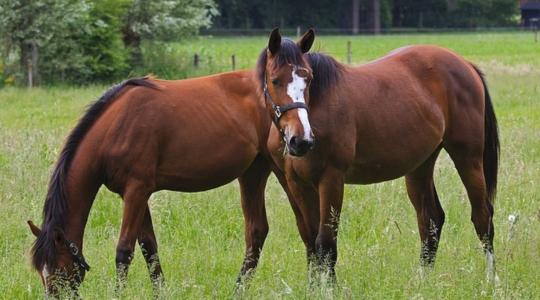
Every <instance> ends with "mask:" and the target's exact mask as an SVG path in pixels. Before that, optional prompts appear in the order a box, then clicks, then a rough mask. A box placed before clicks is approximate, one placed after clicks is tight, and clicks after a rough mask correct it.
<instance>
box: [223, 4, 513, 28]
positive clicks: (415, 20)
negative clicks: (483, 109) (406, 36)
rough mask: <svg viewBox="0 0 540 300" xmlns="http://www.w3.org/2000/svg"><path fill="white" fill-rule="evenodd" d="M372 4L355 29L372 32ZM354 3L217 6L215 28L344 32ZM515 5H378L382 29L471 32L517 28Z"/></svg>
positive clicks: (365, 7)
mask: <svg viewBox="0 0 540 300" xmlns="http://www.w3.org/2000/svg"><path fill="white" fill-rule="evenodd" d="M373 2H374V1H373V0H360V5H359V10H360V12H359V17H360V26H361V27H362V28H364V29H369V28H371V27H372V26H373ZM352 3H353V0H319V1H309V0H298V1H277V0H274V1H267V0H217V4H218V6H219V10H220V12H221V15H220V16H219V17H217V18H216V20H215V22H214V28H243V29H253V28H271V27H273V26H281V27H289V28H291V27H296V26H302V27H307V26H317V28H338V29H339V28H341V29H349V28H351V24H352V7H353V4H352ZM517 6H518V1H516V0H482V1H480V0H380V7H381V11H380V15H381V23H382V26H383V27H476V26H506V25H512V24H514V25H515V24H516V23H515V21H514V17H515V15H516V14H517Z"/></svg>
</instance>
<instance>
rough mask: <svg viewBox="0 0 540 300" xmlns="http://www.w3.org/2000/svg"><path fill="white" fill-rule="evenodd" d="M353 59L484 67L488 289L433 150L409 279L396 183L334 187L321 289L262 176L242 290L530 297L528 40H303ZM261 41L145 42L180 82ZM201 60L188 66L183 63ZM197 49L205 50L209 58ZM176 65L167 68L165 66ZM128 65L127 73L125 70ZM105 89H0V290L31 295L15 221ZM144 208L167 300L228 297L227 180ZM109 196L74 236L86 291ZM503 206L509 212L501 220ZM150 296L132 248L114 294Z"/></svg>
mask: <svg viewBox="0 0 540 300" xmlns="http://www.w3.org/2000/svg"><path fill="white" fill-rule="evenodd" d="M348 40H350V41H351V43H352V54H353V59H352V60H353V62H354V63H362V62H365V61H368V60H371V59H374V58H377V57H379V56H382V55H384V54H385V53H387V52H388V51H390V50H391V49H394V48H397V47H400V46H403V45H407V44H438V45H442V46H445V47H449V48H451V49H454V50H455V51H457V52H458V53H460V54H462V55H463V56H465V57H466V58H467V59H469V60H471V61H473V62H475V63H477V64H478V65H479V66H480V67H481V68H482V69H483V70H484V71H485V73H486V74H487V81H488V84H489V88H490V91H491V93H492V98H493V102H494V106H495V110H496V113H497V117H498V119H499V126H500V133H501V164H500V172H499V189H498V197H497V200H496V204H495V219H494V223H495V232H496V238H495V251H496V257H497V272H498V275H499V277H500V283H499V284H498V285H492V284H489V283H488V282H486V276H485V275H486V274H485V260H484V256H483V254H482V251H481V245H480V243H479V241H478V239H477V237H476V235H475V232H474V229H473V226H472V223H471V222H470V205H469V203H468V199H467V197H466V193H465V189H464V187H463V185H462V184H461V182H460V180H459V178H458V176H457V172H456V171H455V169H454V168H453V164H452V161H451V160H450V159H449V158H448V156H447V155H446V153H443V154H442V155H441V157H440V159H439V161H438V165H437V168H436V179H435V180H436V186H437V190H438V193H439V196H440V198H441V202H442V205H443V207H444V209H445V211H446V216H447V218H446V223H445V226H444V228H443V233H442V239H441V244H440V247H439V255H438V259H437V262H436V266H435V268H434V269H433V270H432V271H431V272H430V273H429V274H427V276H424V277H422V276H421V274H420V272H419V271H418V270H419V265H418V258H419V247H420V244H419V238H418V231H417V226H416V217H415V212H414V209H413V207H412V205H411V204H410V203H409V200H408V198H407V195H406V191H405V186H404V182H403V179H398V180H394V181H390V182H385V183H381V184H376V185H369V186H347V187H346V190H345V199H344V206H343V212H342V219H341V220H342V221H341V225H340V234H339V240H338V249H339V261H338V263H337V268H336V271H337V276H338V281H337V285H336V286H335V287H333V288H332V287H322V288H318V289H313V290H310V289H308V284H307V282H308V281H307V273H306V269H307V267H306V258H305V251H304V246H303V244H302V242H301V239H300V237H299V235H298V233H297V229H296V225H295V220H294V216H293V213H292V211H291V209H290V207H289V204H288V201H287V199H286V197H285V194H284V193H283V191H282V190H281V188H280V187H279V185H278V184H277V182H276V180H275V178H274V177H271V178H270V182H269V185H268V188H267V192H266V196H267V201H266V203H267V211H268V215H269V217H268V219H269V223H270V233H269V235H268V238H267V240H266V244H265V248H264V251H263V254H262V258H261V261H260V265H259V268H258V270H257V273H256V275H255V277H254V280H253V281H252V284H251V285H250V286H249V288H248V289H247V291H246V293H245V295H244V296H246V298H250V299H276V298H278V299H280V298H285V299H311V298H321V299H328V298H337V299H341V298H344V299H359V298H360V299H363V298H367V299H490V298H497V299H534V298H536V299H537V298H539V297H540V233H539V229H540V183H539V182H540V43H534V40H533V36H532V35H531V34H530V33H525V32H513V33H489V34H484V33H467V34H440V35H437V34H425V35H421V34H418V35H383V36H377V37H373V36H361V37H345V36H322V37H319V38H318V39H317V41H316V43H315V48H316V49H319V50H321V51H324V52H326V53H328V54H331V55H333V56H335V57H336V58H337V59H339V60H340V61H346V49H347V48H346V44H347V41H348ZM266 42H267V39H266V37H250V38H247V37H246V38H243V37H238V38H217V37H200V38H197V39H195V40H191V41H185V42H181V43H173V44H167V45H162V46H160V47H152V46H148V45H147V47H146V48H145V53H146V54H147V57H153V58H154V59H155V61H154V63H155V65H154V66H155V70H153V71H152V72H154V73H155V74H157V75H159V76H162V77H175V76H176V77H177V78H181V77H186V76H194V75H202V74H208V73H214V72H219V71H226V70H229V69H230V55H231V54H235V55H236V59H237V68H252V67H253V66H254V63H255V60H256V57H257V55H258V53H259V52H260V50H261V49H262V47H263V46H264V45H265V44H266ZM194 53H198V54H199V55H200V56H201V64H200V66H199V68H198V69H195V68H193V67H192V66H191V62H192V61H191V60H192V56H193V54H194ZM208 57H212V59H211V60H210V61H209V60H208ZM175 68H176V69H175ZM137 72H138V71H137V70H135V71H134V72H133V73H134V74H137ZM106 88H107V87H106V86H90V87H43V88H35V89H31V90H29V89H25V88H4V89H0V291H1V293H0V298H3V299H36V298H41V297H42V286H41V281H40V279H39V276H38V274H37V273H36V272H34V271H33V270H32V269H31V267H30V259H29V249H30V247H31V245H32V242H33V241H34V237H33V236H32V234H31V233H30V230H28V227H27V225H26V220H28V219H32V220H34V221H35V222H36V223H41V209H42V206H43V201H44V198H45V193H46V187H47V182H48V179H49V175H50V172H51V169H52V167H53V164H54V162H55V160H56V158H57V156H58V154H59V152H60V150H61V146H62V143H63V140H64V138H65V137H66V135H67V134H68V132H69V130H70V129H71V128H72V127H73V126H74V125H75V123H76V121H77V119H78V118H79V117H80V116H81V113H82V112H83V110H84V107H85V106H86V105H87V104H88V103H90V102H91V101H93V100H95V99H96V98H98V97H99V96H100V95H101V94H102V93H103V92H104V91H105V89H106ZM150 206H151V210H152V214H153V218H154V225H155V230H156V233H157V237H158V242H159V246H160V248H159V250H160V257H161V261H162V264H163V267H164V272H165V276H166V286H165V287H164V288H163V290H162V293H161V295H162V296H163V297H164V298H167V299H223V298H231V297H232V292H233V287H234V283H235V280H236V275H237V272H238V271H239V268H240V264H241V262H242V258H243V254H244V240H243V234H244V233H243V216H242V212H241V208H240V201H239V193H238V185H237V183H236V182H233V183H231V184H229V185H227V186H224V187H221V188H218V189H215V190H211V191H208V192H204V193H193V194H189V193H175V192H159V193H156V194H154V195H153V196H152V199H151V201H150ZM121 211H122V202H121V200H120V198H119V197H118V196H117V195H115V194H113V193H111V192H109V191H107V190H106V189H105V188H103V189H102V190H101V191H100V192H99V194H98V197H97V199H96V200H95V203H94V206H93V208H92V211H91V214H90V218H89V222H88V226H87V230H86V236H85V240H84V246H85V256H86V258H87V261H88V262H89V264H90V265H91V267H92V270H91V271H90V272H89V273H88V274H87V278H86V280H85V282H84V283H83V285H82V287H81V296H82V297H83V298H86V299H110V298H115V297H118V295H115V293H114V286H115V285H114V282H115V281H114V276H115V274H114V259H115V246H116V240H117V237H118V232H119V227H120V221H121ZM510 214H513V215H517V216H518V220H517V222H516V223H515V224H514V225H511V223H510V222H509V221H508V216H509V215H510ZM151 297H152V289H151V285H150V281H149V278H148V274H147V270H146V266H145V264H144V259H143V258H142V255H141V253H140V250H139V249H137V252H136V256H135V259H134V263H133V265H132V267H131V269H130V274H129V282H128V285H127V288H126V289H125V291H124V292H123V293H122V294H121V295H120V298H123V299H146V298H151Z"/></svg>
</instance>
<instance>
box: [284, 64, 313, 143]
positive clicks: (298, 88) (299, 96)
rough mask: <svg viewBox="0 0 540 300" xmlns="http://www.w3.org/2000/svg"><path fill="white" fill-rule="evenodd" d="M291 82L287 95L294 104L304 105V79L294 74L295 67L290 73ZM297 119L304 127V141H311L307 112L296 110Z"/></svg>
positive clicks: (301, 109) (300, 109)
mask: <svg viewBox="0 0 540 300" xmlns="http://www.w3.org/2000/svg"><path fill="white" fill-rule="evenodd" d="M292 79H293V80H292V81H291V82H290V83H289V85H288V86H287V95H289V97H291V99H292V100H293V101H294V102H301V103H306V100H305V99H304V91H305V90H306V86H307V85H306V79H305V78H302V77H300V76H298V75H297V74H296V67H295V68H293V71H292ZM296 111H298V118H299V119H300V122H301V123H302V127H304V139H305V140H311V126H310V125H309V119H308V114H307V110H306V109H303V108H298V109H297V110H296Z"/></svg>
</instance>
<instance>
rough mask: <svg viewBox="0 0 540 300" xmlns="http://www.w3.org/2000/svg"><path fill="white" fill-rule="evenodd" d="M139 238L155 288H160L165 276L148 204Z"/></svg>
mask: <svg viewBox="0 0 540 300" xmlns="http://www.w3.org/2000/svg"><path fill="white" fill-rule="evenodd" d="M137 240H138V241H139V245H140V246H141V252H142V254H143V256H144V259H145V261H146V266H147V267H148V272H149V273H150V279H151V280H152V284H153V286H154V289H156V288H159V286H160V285H161V284H162V283H163V280H164V277H163V271H162V270H161V264H160V262H159V256H158V246H157V241H156V235H155V233H154V227H153V226H152V217H151V215H150V208H149V207H148V205H147V206H146V211H145V213H144V220H143V223H142V226H141V230H140V232H139V235H138V237H137Z"/></svg>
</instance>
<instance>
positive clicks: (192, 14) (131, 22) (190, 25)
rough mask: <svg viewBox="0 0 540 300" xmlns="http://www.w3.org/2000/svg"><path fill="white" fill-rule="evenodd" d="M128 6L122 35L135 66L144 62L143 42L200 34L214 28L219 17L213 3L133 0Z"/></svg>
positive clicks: (195, 0)
mask: <svg viewBox="0 0 540 300" xmlns="http://www.w3.org/2000/svg"><path fill="white" fill-rule="evenodd" d="M126 4H127V5H128V8H127V12H126V14H125V16H124V18H123V26H122V34H123V40H124V44H125V45H126V46H128V47H129V48H130V49H131V62H132V64H134V65H137V64H141V63H142V52H141V42H142V40H143V39H151V40H162V41H170V40H177V39H180V38H183V37H185V36H189V35H193V34H196V33H197V32H198V30H199V29H200V28H208V27H210V25H212V17H213V16H215V15H217V14H218V11H217V8H216V5H215V3H214V1H213V0H177V1H169V0H153V1H145V0H132V1H129V2H127V3H126Z"/></svg>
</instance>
